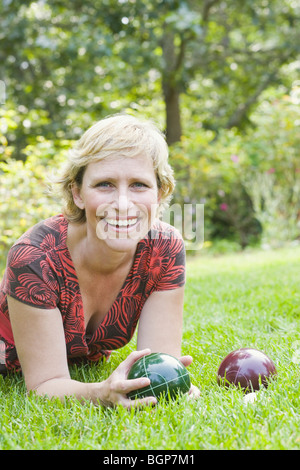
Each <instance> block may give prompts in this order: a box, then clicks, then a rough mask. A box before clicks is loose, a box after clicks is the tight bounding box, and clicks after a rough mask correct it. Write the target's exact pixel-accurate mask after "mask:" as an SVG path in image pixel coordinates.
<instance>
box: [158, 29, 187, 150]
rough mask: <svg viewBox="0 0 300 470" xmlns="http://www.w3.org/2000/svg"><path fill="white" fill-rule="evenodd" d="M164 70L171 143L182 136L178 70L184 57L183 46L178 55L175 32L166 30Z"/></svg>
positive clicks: (167, 128)
mask: <svg viewBox="0 0 300 470" xmlns="http://www.w3.org/2000/svg"><path fill="white" fill-rule="evenodd" d="M162 50H163V58H164V70H163V78H162V89H163V96H164V101H165V110H166V138H167V142H168V144H169V145H172V144H174V143H175V142H178V141H179V140H180V138H181V132H182V129H181V117H180V104H179V100H180V90H179V84H178V72H179V69H180V66H181V62H182V59H183V48H182V50H181V53H180V54H179V55H178V56H177V55H176V52H175V46H174V33H173V32H166V33H165V34H164V37H163V40H162Z"/></svg>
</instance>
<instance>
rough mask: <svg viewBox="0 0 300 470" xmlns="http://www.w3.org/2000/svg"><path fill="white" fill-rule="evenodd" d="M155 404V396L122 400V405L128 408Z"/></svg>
mask: <svg viewBox="0 0 300 470" xmlns="http://www.w3.org/2000/svg"><path fill="white" fill-rule="evenodd" d="M156 404H157V398H156V397H152V396H151V397H144V398H136V399H134V400H130V399H128V400H126V402H124V406H126V407H127V408H128V409H130V408H142V407H143V406H155V405H156Z"/></svg>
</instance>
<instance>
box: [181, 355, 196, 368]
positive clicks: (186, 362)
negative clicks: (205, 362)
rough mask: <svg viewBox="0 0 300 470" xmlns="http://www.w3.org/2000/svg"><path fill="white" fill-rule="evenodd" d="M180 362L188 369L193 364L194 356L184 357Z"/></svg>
mask: <svg viewBox="0 0 300 470" xmlns="http://www.w3.org/2000/svg"><path fill="white" fill-rule="evenodd" d="M179 360H180V362H181V364H183V365H184V366H185V367H188V366H189V365H191V363H192V362H193V358H192V356H182V357H180V358H179Z"/></svg>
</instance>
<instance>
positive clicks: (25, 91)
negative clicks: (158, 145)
mask: <svg viewBox="0 0 300 470" xmlns="http://www.w3.org/2000/svg"><path fill="white" fill-rule="evenodd" d="M299 26H300V0H243V1H238V0H185V1H181V0H177V1H174V0H143V1H141V0H93V1H91V0H85V1H84V2H81V1H79V0H72V1H70V0H64V1H59V0H52V1H45V0H38V1H35V2H31V1H17V0H2V2H1V3H0V253H1V254H0V258H1V260H2V263H4V262H5V257H6V254H7V251H8V249H9V247H10V246H11V245H12V243H13V242H14V241H15V240H16V239H17V238H18V237H19V236H20V235H21V234H22V233H23V232H24V231H25V230H26V229H27V228H29V227H30V226H32V225H33V224H34V223H36V222H38V221H39V220H41V219H44V218H46V217H48V216H50V215H53V214H56V213H58V212H60V202H59V200H56V199H55V197H53V196H50V195H49V194H48V192H47V189H48V185H49V177H51V175H55V174H57V173H58V172H59V168H60V165H61V164H62V162H63V161H64V158H65V156H66V153H67V151H68V148H70V146H72V145H73V142H74V141H75V140H76V139H78V138H79V137H80V136H81V134H82V133H83V132H84V131H85V130H86V129H87V128H88V127H89V126H90V125H91V124H93V123H94V122H95V121H97V120H99V119H101V118H104V117H105V116H108V115H111V114H115V113H119V112H126V113H130V114H134V115H136V116H139V117H141V118H149V119H152V120H154V121H155V123H156V124H157V125H158V126H159V127H160V129H161V130H163V131H164V132H165V134H166V138H167V141H168V144H169V146H170V162H171V165H172V166H173V168H174V171H175V177H176V180H177V186H176V190H175V194H174V198H173V202H176V203H177V204H181V205H184V204H193V205H196V204H204V225H205V227H204V230H205V232H204V237H205V240H204V246H203V247H202V250H204V252H206V251H210V252H213V253H222V252H228V251H241V250H246V249H249V248H252V247H263V248H265V249H266V248H272V247H277V246H281V245H283V244H291V243H292V244H297V243H299V240H300V132H299V130H300V107H299V105H300V28H299ZM187 247H188V244H187ZM3 260H4V261H3ZM0 264H1V262H0ZM1 266H2V264H1Z"/></svg>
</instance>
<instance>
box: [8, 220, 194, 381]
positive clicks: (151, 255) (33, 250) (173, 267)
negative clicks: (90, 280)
mask: <svg viewBox="0 0 300 470" xmlns="http://www.w3.org/2000/svg"><path fill="white" fill-rule="evenodd" d="M67 229H68V221H67V220H66V219H65V218H64V216H63V215H56V216H54V217H51V218H49V219H46V220H44V221H42V222H40V223H38V224H37V225H35V226H34V227H32V228H31V229H30V230H28V231H27V232H26V233H25V234H24V235H22V237H21V238H20V239H19V240H18V241H17V242H16V243H15V244H14V245H13V247H12V248H11V249H10V251H9V255H8V260H7V267H6V270H5V273H4V277H3V280H2V282H1V284H0V372H1V368H2V372H5V370H20V363H19V360H18V357H17V352H16V348H15V345H14V339H13V334H12V329H11V325H10V321H9V314H8V308H7V299H6V295H10V296H11V297H14V298H15V299H17V300H19V301H20V302H24V303H26V304H28V305H31V306H33V307H38V308H43V309H53V308H59V310H60V312H61V315H62V319H63V326H64V332H65V339H66V348H67V356H68V360H69V362H70V363H74V362H81V361H87V360H90V361H97V360H99V359H100V358H101V357H102V356H108V355H109V351H110V350H113V349H118V348H120V347H122V346H124V345H125V344H127V343H128V342H129V341H130V339H131V338H132V336H133V333H134V331H135V328H136V326H137V322H138V319H139V317H140V314H141V311H142V308H143V306H144V304H145V301H146V300H147V298H148V297H149V295H150V294H151V293H152V292H154V291H159V290H169V289H174V288H177V287H180V286H182V285H184V282H185V250H184V244H183V240H182V238H181V236H180V234H179V233H178V231H177V230H175V229H174V227H172V226H170V225H168V224H166V223H163V222H158V223H157V225H155V226H154V227H153V228H152V229H151V230H150V232H149V233H148V235H147V237H145V238H144V239H142V240H141V241H140V242H139V243H138V245H137V249H136V254H135V258H134V262H133V265H132V267H131V270H130V272H129V274H128V276H127V278H126V280H125V282H124V284H123V287H122V289H121V290H120V292H119V294H118V296H117V298H116V299H115V302H114V303H113V305H112V306H111V308H110V310H109V311H108V313H107V315H106V316H105V318H104V320H103V321H102V323H101V324H100V325H99V327H98V328H97V329H96V331H95V332H94V333H93V334H92V335H87V334H86V331H85V322H84V312H83V304H82V298H81V294H80V289H79V284H78V279H77V275H76V271H75V268H74V265H73V262H72V258H71V255H70V253H69V250H68V248H67V244H66V239H67ZM162 315H163V312H162Z"/></svg>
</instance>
